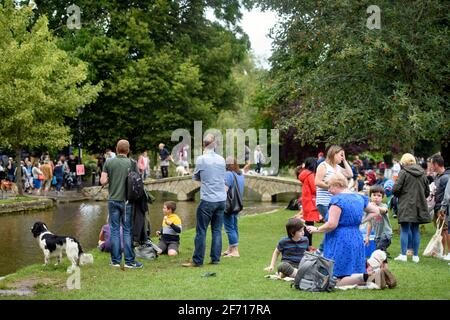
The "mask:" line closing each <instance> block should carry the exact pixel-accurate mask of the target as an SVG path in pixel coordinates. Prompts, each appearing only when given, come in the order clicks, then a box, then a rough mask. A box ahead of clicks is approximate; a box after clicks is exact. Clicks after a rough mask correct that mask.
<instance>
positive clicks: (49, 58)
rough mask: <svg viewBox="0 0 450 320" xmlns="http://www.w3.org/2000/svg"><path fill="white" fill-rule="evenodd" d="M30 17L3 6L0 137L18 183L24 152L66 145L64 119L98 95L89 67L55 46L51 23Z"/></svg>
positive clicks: (0, 19)
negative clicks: (9, 149)
mask: <svg viewBox="0 0 450 320" xmlns="http://www.w3.org/2000/svg"><path fill="white" fill-rule="evenodd" d="M32 15H33V13H32V11H31V9H30V8H28V7H24V8H22V9H18V8H16V7H15V6H14V5H13V3H12V1H6V2H5V3H4V4H0V135H1V137H2V143H4V144H7V145H10V146H11V147H12V148H13V149H14V150H15V152H16V161H17V164H18V168H19V170H17V179H18V181H20V180H21V174H22V171H21V170H20V160H21V152H22V150H23V148H24V147H41V146H44V147H48V148H53V147H62V146H65V145H67V143H68V141H69V138H70V134H69V128H68V127H67V126H65V125H64V119H65V118H66V117H75V116H76V115H77V110H78V109H79V108H81V107H82V106H83V105H85V104H88V103H90V102H92V101H93V100H94V99H95V97H96V96H97V93H98V91H99V90H100V85H97V86H92V85H90V84H88V83H86V77H87V65H86V64H85V63H83V62H81V61H79V60H77V59H74V58H72V57H71V56H69V54H68V53H67V52H65V51H64V50H61V49H59V48H58V47H57V44H56V40H55V38H54V37H53V36H52V34H51V33H50V32H49V30H48V27H47V18H46V17H45V16H41V17H39V19H37V21H36V22H35V23H33V22H32V19H31V18H32ZM18 187H19V193H20V194H22V193H23V190H22V184H21V183H18Z"/></svg>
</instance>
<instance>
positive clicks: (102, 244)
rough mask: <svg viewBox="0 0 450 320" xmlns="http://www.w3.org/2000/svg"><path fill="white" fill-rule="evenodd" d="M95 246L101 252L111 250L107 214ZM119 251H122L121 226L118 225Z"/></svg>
mask: <svg viewBox="0 0 450 320" xmlns="http://www.w3.org/2000/svg"><path fill="white" fill-rule="evenodd" d="M97 248H99V249H100V251H102V252H111V229H110V226H109V216H107V217H106V224H105V225H104V226H103V227H102V229H101V230H100V234H99V236H98V244H97ZM120 252H123V228H122V226H120Z"/></svg>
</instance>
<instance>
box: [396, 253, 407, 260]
mask: <svg viewBox="0 0 450 320" xmlns="http://www.w3.org/2000/svg"><path fill="white" fill-rule="evenodd" d="M394 260H395V261H402V262H406V261H408V257H407V256H406V255H405V254H399V255H398V257H397V258H394Z"/></svg>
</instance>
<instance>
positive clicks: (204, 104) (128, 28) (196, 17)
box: [37, 0, 249, 152]
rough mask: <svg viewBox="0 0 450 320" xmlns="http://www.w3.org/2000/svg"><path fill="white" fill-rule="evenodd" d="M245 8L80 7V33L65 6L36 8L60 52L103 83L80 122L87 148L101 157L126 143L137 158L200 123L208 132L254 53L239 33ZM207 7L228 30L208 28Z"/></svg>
mask: <svg viewBox="0 0 450 320" xmlns="http://www.w3.org/2000/svg"><path fill="white" fill-rule="evenodd" d="M241 2H243V3H244V5H245V3H246V2H248V1H240V0H191V1H184V0H176V1H169V0H152V1H143V0H140V1H128V0H120V1H119V0H111V1H105V0H100V1H94V2H93V1H90V0H78V1H77V2H76V3H77V5H78V6H79V7H80V8H81V9H82V15H81V29H80V30H69V29H67V27H66V26H65V24H66V21H67V14H66V5H67V4H65V3H63V2H61V1H60V0H43V1H39V2H37V4H38V13H39V14H47V15H48V16H49V19H50V28H51V29H52V30H53V31H54V32H55V34H57V35H58V36H59V37H61V41H60V42H59V45H60V47H61V48H63V49H64V50H66V51H68V52H72V53H73V54H74V55H75V56H77V57H79V58H80V59H82V60H83V61H86V62H88V63H89V80H91V81H92V82H93V83H97V82H98V81H103V83H104V90H103V91H102V92H101V93H100V95H99V98H98V99H97V100H96V101H95V102H94V103H91V104H89V105H87V106H86V108H85V109H84V111H83V114H82V116H81V121H82V127H83V128H88V129H87V130H86V131H85V132H84V133H83V139H84V145H85V146H86V147H87V148H88V149H90V150H91V151H95V152H97V151H100V150H102V149H104V148H105V147H107V146H111V145H113V144H115V142H116V141H117V139H119V138H126V139H128V140H129V141H130V143H131V148H132V150H133V151H142V150H145V149H147V148H149V147H155V148H156V146H157V144H158V143H159V142H161V141H164V142H167V141H169V140H170V136H171V132H172V131H173V130H174V129H177V128H190V127H191V126H192V124H193V121H194V120H203V122H204V127H206V126H208V125H209V124H211V123H212V121H213V120H214V117H215V115H216V114H218V113H219V112H220V111H221V110H225V109H230V108H233V107H234V106H235V105H236V104H237V102H238V99H237V98H238V94H237V93H238V91H239V88H238V87H237V85H236V83H235V80H234V79H233V75H232V68H233V66H234V65H236V64H238V63H239V62H240V61H241V60H242V59H243V58H244V57H245V53H246V51H247V50H248V48H249V43H248V37H246V35H245V34H243V32H242V30H240V29H239V28H237V27H235V23H236V21H238V20H239V18H240V16H241V14H240V8H241V6H242V4H241ZM207 7H212V8H213V9H214V10H215V12H216V15H217V16H218V17H219V18H222V19H223V20H224V21H226V24H227V26H225V27H224V26H221V25H220V24H219V23H212V22H210V21H208V20H207V19H206V18H205V17H204V12H205V9H206V8H207ZM238 36H241V37H238ZM72 127H75V125H72Z"/></svg>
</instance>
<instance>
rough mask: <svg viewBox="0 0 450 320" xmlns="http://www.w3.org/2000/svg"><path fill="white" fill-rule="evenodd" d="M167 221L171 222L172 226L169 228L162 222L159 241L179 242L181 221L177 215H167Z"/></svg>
mask: <svg viewBox="0 0 450 320" xmlns="http://www.w3.org/2000/svg"><path fill="white" fill-rule="evenodd" d="M167 219H168V220H170V221H171V222H172V224H171V225H170V226H169V225H168V224H167V223H166V221H165V220H163V223H162V229H161V235H162V236H161V239H162V240H165V241H175V242H178V241H180V236H179V234H180V233H181V229H182V226H181V219H180V217H179V216H178V215H176V214H175V213H172V214H169V215H168V216H167Z"/></svg>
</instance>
